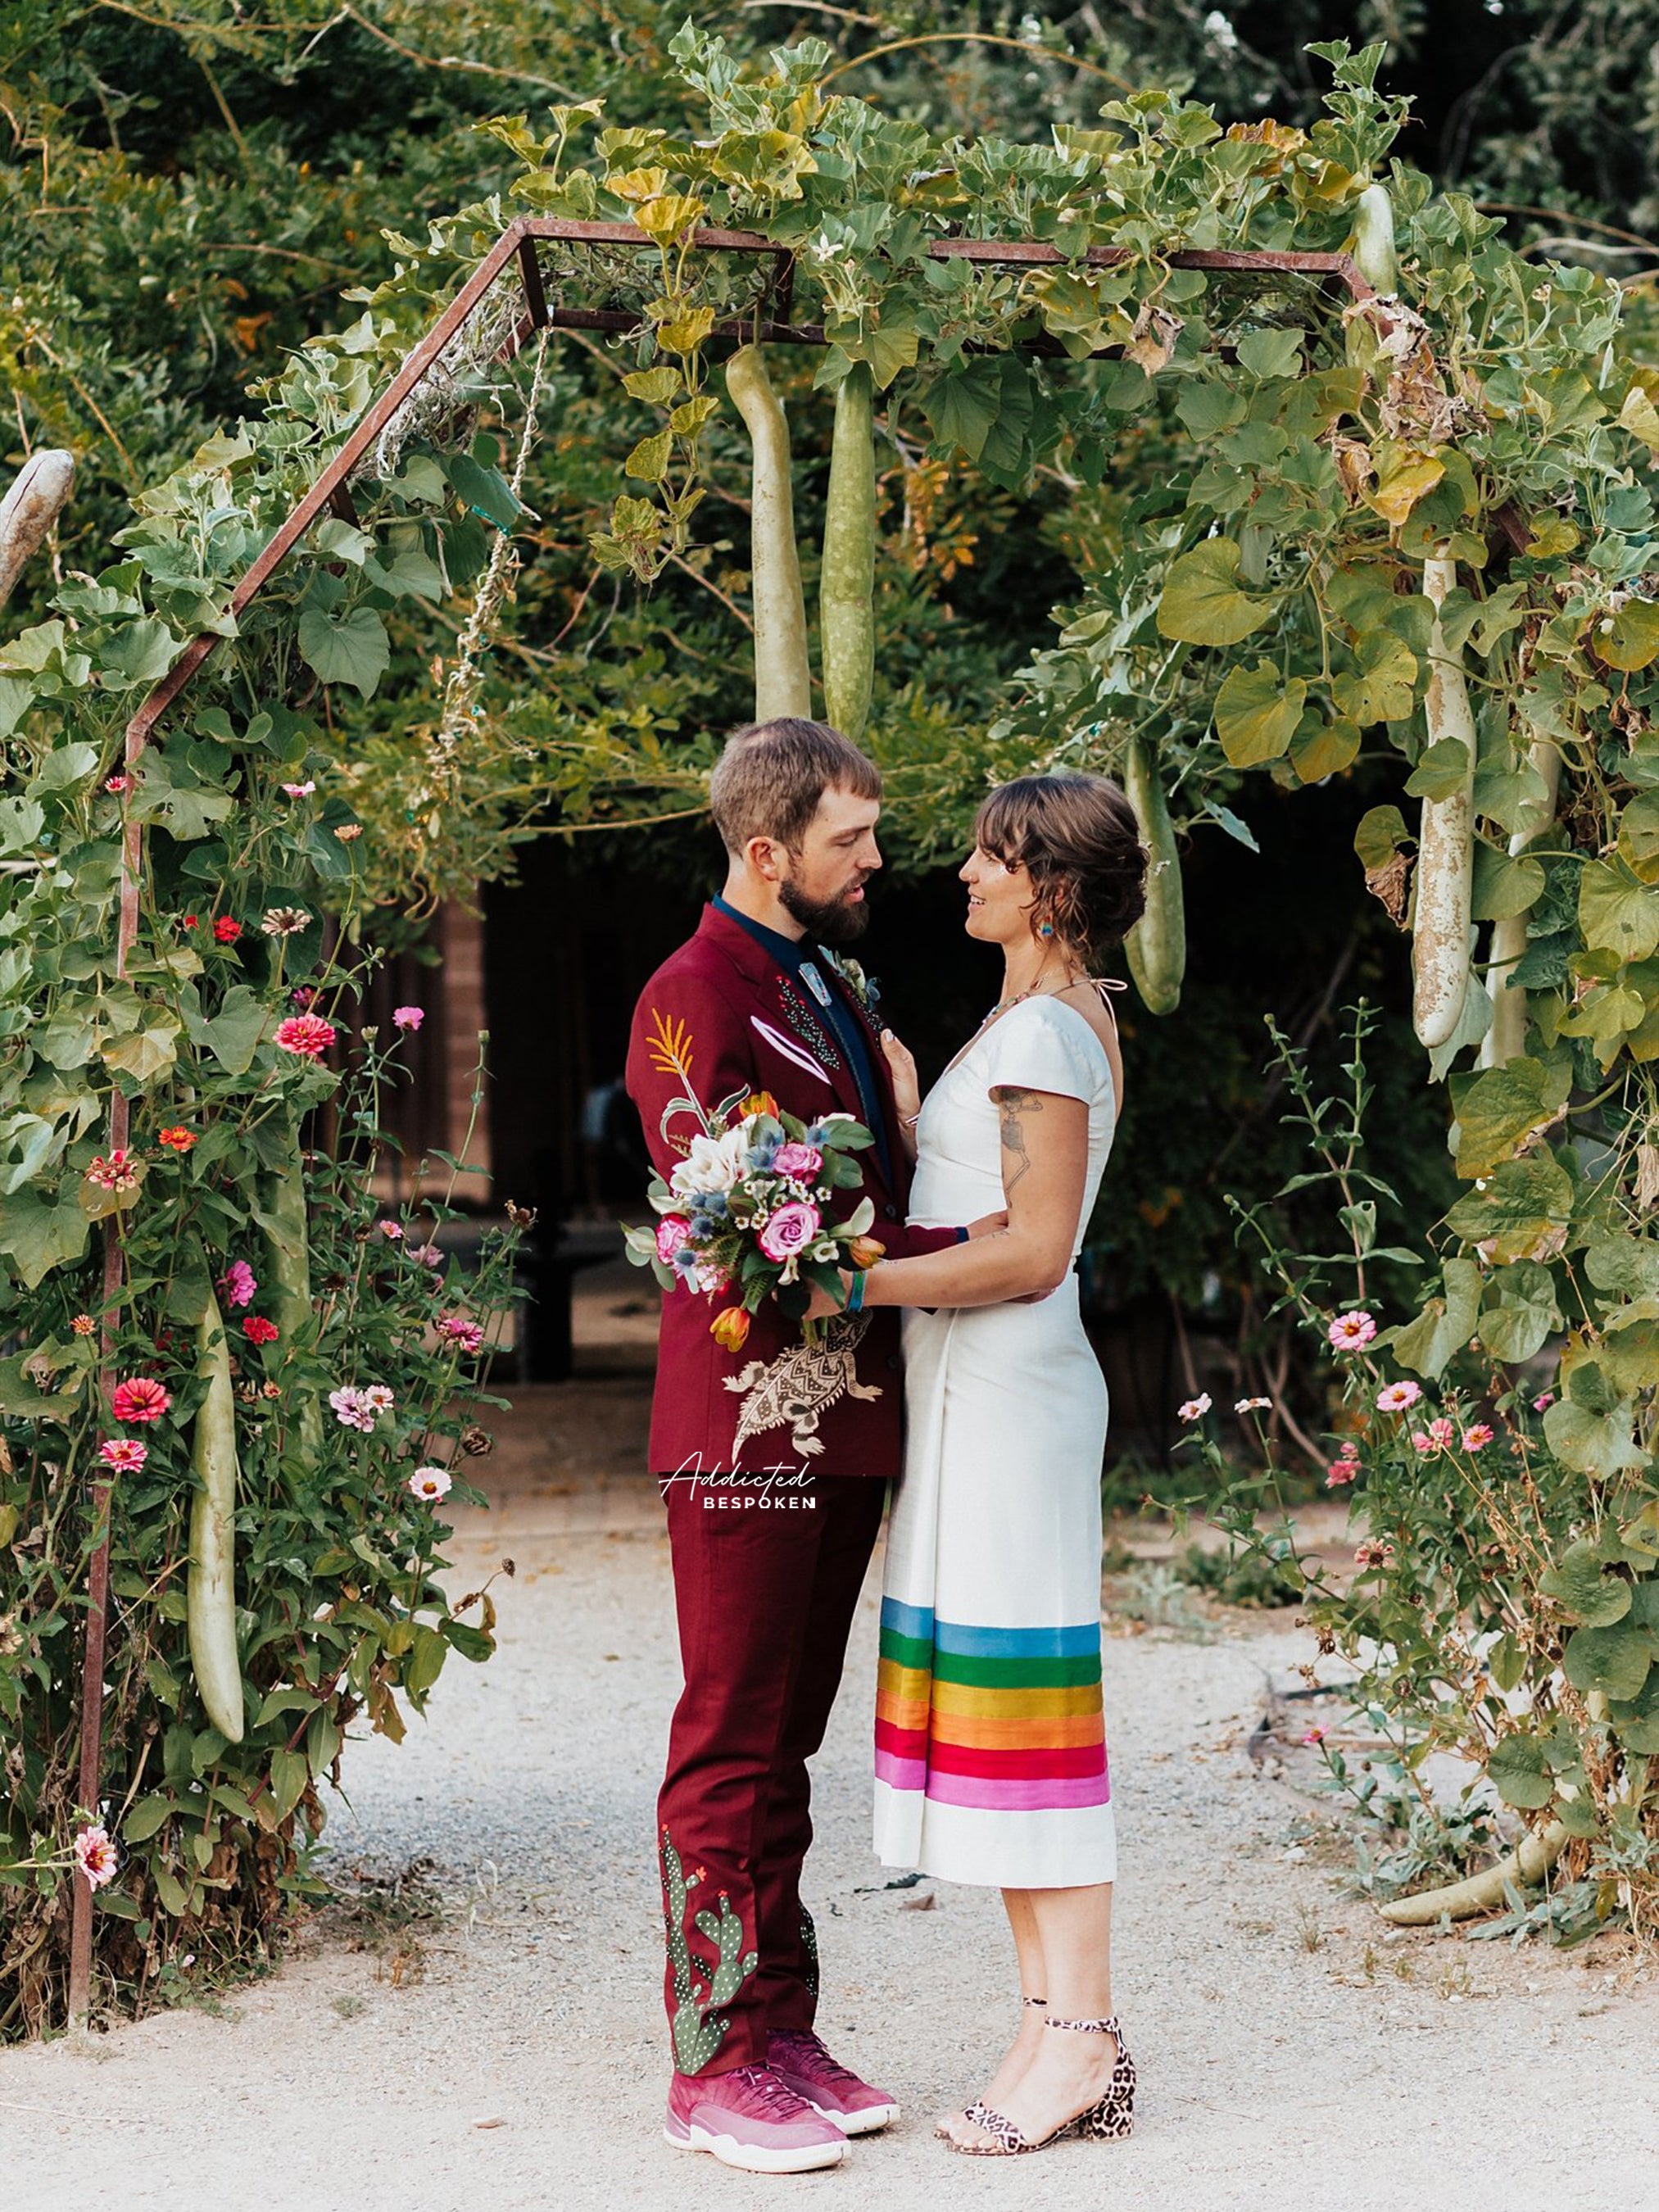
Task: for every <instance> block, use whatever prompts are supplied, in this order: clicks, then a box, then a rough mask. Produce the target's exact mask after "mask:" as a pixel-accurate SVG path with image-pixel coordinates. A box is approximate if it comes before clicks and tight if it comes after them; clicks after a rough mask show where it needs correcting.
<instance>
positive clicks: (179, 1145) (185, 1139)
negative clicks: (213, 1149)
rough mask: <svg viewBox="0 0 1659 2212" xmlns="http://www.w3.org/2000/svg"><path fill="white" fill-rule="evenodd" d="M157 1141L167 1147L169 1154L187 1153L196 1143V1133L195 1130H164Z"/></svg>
mask: <svg viewBox="0 0 1659 2212" xmlns="http://www.w3.org/2000/svg"><path fill="white" fill-rule="evenodd" d="M155 1141H156V1142H157V1144H160V1145H165V1146H167V1150H168V1151H169V1152H188V1151H189V1150H190V1148H191V1146H192V1145H193V1144H194V1143H195V1142H196V1132H195V1131H194V1130H193V1129H179V1128H174V1129H163V1130H161V1132H160V1133H159V1134H158V1135H157V1137H156V1140H155Z"/></svg>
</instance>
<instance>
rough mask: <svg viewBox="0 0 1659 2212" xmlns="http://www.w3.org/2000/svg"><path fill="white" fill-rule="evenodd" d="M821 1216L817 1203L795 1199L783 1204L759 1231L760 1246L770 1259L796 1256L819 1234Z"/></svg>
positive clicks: (786, 1258) (790, 1258) (787, 1258)
mask: <svg viewBox="0 0 1659 2212" xmlns="http://www.w3.org/2000/svg"><path fill="white" fill-rule="evenodd" d="M819 1225H820V1218H819V1214H818V1210H817V1206H809V1205H808V1204H807V1203H806V1201H805V1199H799V1198H797V1199H792V1200H790V1202H789V1204H788V1205H787V1206H780V1207H779V1208H778V1210H777V1212H775V1214H774V1215H773V1216H772V1218H771V1219H770V1220H769V1222H768V1223H767V1225H766V1226H765V1228H764V1229H763V1230H762V1231H761V1233H760V1238H759V1243H760V1248H761V1250H762V1251H763V1252H764V1253H765V1255H766V1256H767V1258H768V1259H769V1260H793V1258H794V1257H795V1255H797V1254H798V1253H800V1252H804V1251H805V1249H806V1247H807V1246H808V1245H809V1244H810V1243H811V1242H812V1239H813V1238H814V1237H816V1236H817V1233H818V1228H819Z"/></svg>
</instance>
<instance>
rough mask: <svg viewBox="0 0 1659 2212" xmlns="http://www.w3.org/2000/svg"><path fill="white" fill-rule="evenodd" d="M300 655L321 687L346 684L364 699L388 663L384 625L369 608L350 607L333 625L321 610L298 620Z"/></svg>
mask: <svg viewBox="0 0 1659 2212" xmlns="http://www.w3.org/2000/svg"><path fill="white" fill-rule="evenodd" d="M299 644H300V655H301V659H303V660H304V662H305V664H306V665H307V668H310V669H312V670H313V671H315V673H316V674H317V675H318V676H319V677H320V678H321V679H322V681H323V682H324V683H325V684H353V685H355V686H356V689H357V690H359V691H361V692H362V695H363V696H364V698H365V699H368V698H371V697H372V696H374V688H375V686H376V684H379V682H380V678H381V677H383V676H384V675H385V674H386V668H387V665H388V664H389V663H390V661H391V659H392V647H391V645H390V643H389V642H388V641H387V638H386V624H385V623H383V622H382V621H381V620H380V617H379V615H377V614H376V613H375V611H374V609H373V607H353V608H352V609H351V610H350V611H349V613H347V614H344V615H342V616H341V617H340V618H339V619H338V620H336V619H335V618H334V617H333V616H332V615H331V614H330V613H329V612H328V611H325V609H324V608H322V607H307V609H306V611H305V612H304V613H303V614H302V615H301V617H300V627H299Z"/></svg>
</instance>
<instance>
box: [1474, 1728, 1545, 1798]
mask: <svg viewBox="0 0 1659 2212" xmlns="http://www.w3.org/2000/svg"><path fill="white" fill-rule="evenodd" d="M1486 1771H1487V1773H1488V1774H1490V1775H1491V1777H1492V1780H1493V1781H1494V1782H1495V1783H1496V1784H1497V1785H1498V1796H1500V1797H1501V1798H1502V1799H1503V1801H1504V1803H1505V1804H1506V1805H1513V1806H1515V1807H1516V1809H1517V1810H1518V1811H1520V1812H1523V1813H1534V1812H1536V1811H1537V1810H1538V1809H1539V1808H1540V1807H1541V1806H1544V1805H1547V1804H1548V1803H1549V1802H1550V1799H1551V1798H1552V1797H1553V1796H1554V1795H1555V1783H1554V1779H1553V1777H1552V1775H1551V1773H1550V1771H1549V1762H1548V1761H1547V1759H1546V1758H1545V1756H1544V1747H1543V1745H1542V1744H1541V1743H1540V1742H1539V1741H1538V1739H1537V1737H1536V1736H1532V1735H1506V1736H1500V1737H1499V1739H1498V1741H1497V1742H1496V1743H1495V1744H1494V1745H1493V1746H1492V1751H1491V1753H1490V1754H1489V1756H1488V1758H1487V1760H1486Z"/></svg>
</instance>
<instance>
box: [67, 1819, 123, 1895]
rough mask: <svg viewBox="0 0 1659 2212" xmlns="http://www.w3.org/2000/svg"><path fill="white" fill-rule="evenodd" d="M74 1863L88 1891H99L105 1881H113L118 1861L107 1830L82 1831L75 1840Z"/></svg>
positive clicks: (92, 1829)
mask: <svg viewBox="0 0 1659 2212" xmlns="http://www.w3.org/2000/svg"><path fill="white" fill-rule="evenodd" d="M75 1863H76V1866H78V1867H79V1868H80V1869H81V1871H82V1874H83V1875H85V1876H86V1878H87V1886H88V1888H90V1889H101V1888H102V1887H104V1884H105V1883H106V1881H114V1879H115V1876H116V1874H117V1872H118V1869H119V1864H120V1860H119V1854H118V1852H117V1850H116V1848H115V1844H114V1839H113V1838H112V1836H111V1834H110V1832H109V1830H108V1829H107V1828H103V1827H98V1828H82V1831H81V1832H80V1833H79V1835H77V1836H76V1838H75Z"/></svg>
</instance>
